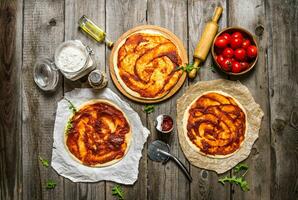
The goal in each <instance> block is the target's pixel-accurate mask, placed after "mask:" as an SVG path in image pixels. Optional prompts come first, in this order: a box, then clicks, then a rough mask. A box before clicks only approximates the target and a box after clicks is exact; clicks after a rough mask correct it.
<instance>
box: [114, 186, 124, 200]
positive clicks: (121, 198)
mask: <svg viewBox="0 0 298 200" xmlns="http://www.w3.org/2000/svg"><path fill="white" fill-rule="evenodd" d="M112 195H113V196H116V197H118V199H119V200H124V192H123V190H122V188H121V186H120V185H115V186H114V187H113V188H112Z"/></svg>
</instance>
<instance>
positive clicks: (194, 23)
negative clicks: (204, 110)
mask: <svg viewBox="0 0 298 200" xmlns="http://www.w3.org/2000/svg"><path fill="white" fill-rule="evenodd" d="M216 6H222V7H223V13H222V16H221V19H220V21H219V30H220V29H222V28H225V27H226V26H227V12H228V10H227V8H226V1H225V0H216V1H204V0H202V1H194V0H191V1H189V2H188V24H189V27H188V31H189V59H190V61H191V62H192V56H193V52H194V49H195V47H196V45H197V43H198V41H199V39H200V36H201V35H202V32H203V30H204V27H205V25H206V23H207V22H208V21H210V20H211V18H212V15H213V13H214V10H215V7H216ZM212 66H214V67H212ZM214 69H216V66H215V64H214V62H213V59H212V55H211V53H210V54H209V55H208V57H207V60H206V61H205V62H204V64H203V65H202V67H201V69H200V71H199V74H198V76H197V77H196V78H195V79H194V80H193V81H190V82H189V84H193V83H195V82H197V81H201V80H204V81H206V80H213V79H219V78H227V76H226V75H224V74H223V73H221V72H220V71H219V70H214ZM190 169H191V174H192V176H193V178H194V181H193V183H192V184H191V186H190V195H191V199H229V198H230V187H229V185H226V186H222V185H221V184H219V183H218V175H217V174H216V173H215V172H212V171H207V170H202V169H199V168H197V167H194V166H191V168H190ZM229 174H230V173H229V172H226V173H225V174H223V176H228V175H229Z"/></svg>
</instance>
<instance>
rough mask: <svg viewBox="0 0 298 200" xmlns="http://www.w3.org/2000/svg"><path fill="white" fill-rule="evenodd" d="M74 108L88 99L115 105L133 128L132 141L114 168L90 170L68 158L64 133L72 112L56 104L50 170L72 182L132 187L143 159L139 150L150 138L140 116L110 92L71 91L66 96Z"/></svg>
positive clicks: (65, 106) (64, 103)
mask: <svg viewBox="0 0 298 200" xmlns="http://www.w3.org/2000/svg"><path fill="white" fill-rule="evenodd" d="M65 97H66V98H67V99H69V100H70V101H71V102H72V103H73V104H74V105H75V106H76V107H78V106H80V105H81V104H83V103H84V102H86V101H88V100H91V99H99V98H100V99H107V100H110V101H112V102H113V103H115V104H116V105H118V106H119V107H120V108H121V109H122V111H123V112H124V113H125V114H126V116H127V118H128V120H129V122H130V124H131V128H132V140H131V144H130V146H129V150H128V152H127V154H126V155H125V157H124V158H123V159H122V160H121V161H119V162H117V163H115V164H114V165H111V166H107V167H101V168H93V167H88V166H85V165H82V164H80V163H78V162H77V161H75V160H74V159H73V158H72V157H71V155H70V154H69V152H68V150H67V149H66V146H65V144H64V130H65V126H66V124H67V121H68V118H69V117H70V115H71V111H70V109H69V108H68V106H69V104H68V102H67V101H66V100H65V99H62V100H61V101H59V102H58V107H57V112H56V120H55V128H54V144H53V152H52V163H51V165H52V167H53V168H54V169H55V170H56V171H57V173H58V174H60V175H61V176H64V177H66V178H69V179H70V180H71V181H73V182H97V181H101V180H108V181H114V182H117V183H121V184H127V185H130V184H133V183H134V182H135V181H136V180H137V178H138V173H139V170H138V167H139V160H140V158H141V157H142V149H143V146H144V144H145V142H146V140H147V137H148V135H149V133H150V132H149V130H148V129H147V128H145V127H144V126H143V125H142V122H141V119H140V117H139V115H138V114H137V113H136V112H135V111H134V110H133V109H132V108H131V107H130V105H129V104H128V103H126V102H124V101H122V100H121V99H120V97H119V96H118V95H117V94H115V93H114V92H113V91H112V90H110V89H109V88H106V89H104V90H101V91H93V90H92V89H89V88H84V89H74V90H72V91H71V92H68V93H66V94H65Z"/></svg>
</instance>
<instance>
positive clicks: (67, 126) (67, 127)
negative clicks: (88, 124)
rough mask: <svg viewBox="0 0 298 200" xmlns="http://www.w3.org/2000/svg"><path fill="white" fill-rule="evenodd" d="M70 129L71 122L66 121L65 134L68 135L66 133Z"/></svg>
mask: <svg viewBox="0 0 298 200" xmlns="http://www.w3.org/2000/svg"><path fill="white" fill-rule="evenodd" d="M71 128H72V121H71V120H68V122H67V125H66V131H65V132H66V133H68V131H69V130H70V129H71Z"/></svg>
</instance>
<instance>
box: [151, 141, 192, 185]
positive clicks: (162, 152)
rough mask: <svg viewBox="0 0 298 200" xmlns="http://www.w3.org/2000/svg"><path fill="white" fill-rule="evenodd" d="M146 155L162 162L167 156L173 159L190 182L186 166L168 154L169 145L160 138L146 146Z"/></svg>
mask: <svg viewBox="0 0 298 200" xmlns="http://www.w3.org/2000/svg"><path fill="white" fill-rule="evenodd" d="M148 156H149V158H150V159H151V160H153V161H157V162H163V163H166V162H167V161H168V160H169V158H171V159H172V160H174V161H175V163H176V164H177V165H178V166H179V167H180V169H182V171H183V173H184V174H185V175H186V177H187V179H188V180H189V181H190V182H191V181H192V178H191V176H190V174H189V172H188V171H187V169H186V167H185V166H184V165H183V163H182V162H181V161H180V160H179V159H178V158H176V157H175V156H173V155H172V154H170V147H169V145H167V144H166V143H164V142H162V141H160V140H155V141H153V142H152V143H151V144H150V145H149V148H148Z"/></svg>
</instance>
